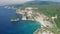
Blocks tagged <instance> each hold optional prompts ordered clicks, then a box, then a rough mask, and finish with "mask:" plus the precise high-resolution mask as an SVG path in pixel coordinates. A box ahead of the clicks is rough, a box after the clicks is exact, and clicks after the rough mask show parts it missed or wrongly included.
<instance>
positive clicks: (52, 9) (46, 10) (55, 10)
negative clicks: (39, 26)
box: [34, 6, 60, 28]
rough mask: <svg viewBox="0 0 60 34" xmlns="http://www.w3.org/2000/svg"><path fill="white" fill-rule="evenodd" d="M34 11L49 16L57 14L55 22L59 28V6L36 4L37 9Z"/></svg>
mask: <svg viewBox="0 0 60 34" xmlns="http://www.w3.org/2000/svg"><path fill="white" fill-rule="evenodd" d="M34 11H37V12H40V13H43V14H45V15H46V16H48V17H50V18H51V17H52V16H55V15H57V16H58V18H57V19H55V23H56V25H57V27H58V28H60V6H38V9H37V10H34Z"/></svg>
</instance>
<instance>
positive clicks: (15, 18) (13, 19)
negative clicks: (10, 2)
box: [11, 17, 19, 22]
mask: <svg viewBox="0 0 60 34" xmlns="http://www.w3.org/2000/svg"><path fill="white" fill-rule="evenodd" d="M11 21H12V22H17V21H19V18H17V17H13V18H12V19H11Z"/></svg>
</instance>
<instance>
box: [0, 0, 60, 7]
mask: <svg viewBox="0 0 60 34" xmlns="http://www.w3.org/2000/svg"><path fill="white" fill-rule="evenodd" d="M28 1H54V2H60V0H0V6H1V5H8V4H20V3H25V2H28Z"/></svg>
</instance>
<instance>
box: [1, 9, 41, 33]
mask: <svg viewBox="0 0 60 34" xmlns="http://www.w3.org/2000/svg"><path fill="white" fill-rule="evenodd" d="M16 16H17V17H19V18H20V21H19V22H14V23H13V22H11V21H10V19H11V18H13V17H16ZM21 18H22V16H21V15H16V13H15V10H12V9H4V8H3V9H1V8H0V34H33V32H34V31H35V30H36V29H38V28H41V24H40V23H38V22H36V21H28V20H26V21H23V20H21Z"/></svg>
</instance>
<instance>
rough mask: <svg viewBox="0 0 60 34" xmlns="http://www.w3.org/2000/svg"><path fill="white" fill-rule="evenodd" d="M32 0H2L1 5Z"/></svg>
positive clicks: (0, 0)
mask: <svg viewBox="0 0 60 34" xmlns="http://www.w3.org/2000/svg"><path fill="white" fill-rule="evenodd" d="M28 1H32V0H0V5H5V4H16V3H24V2H28Z"/></svg>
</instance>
